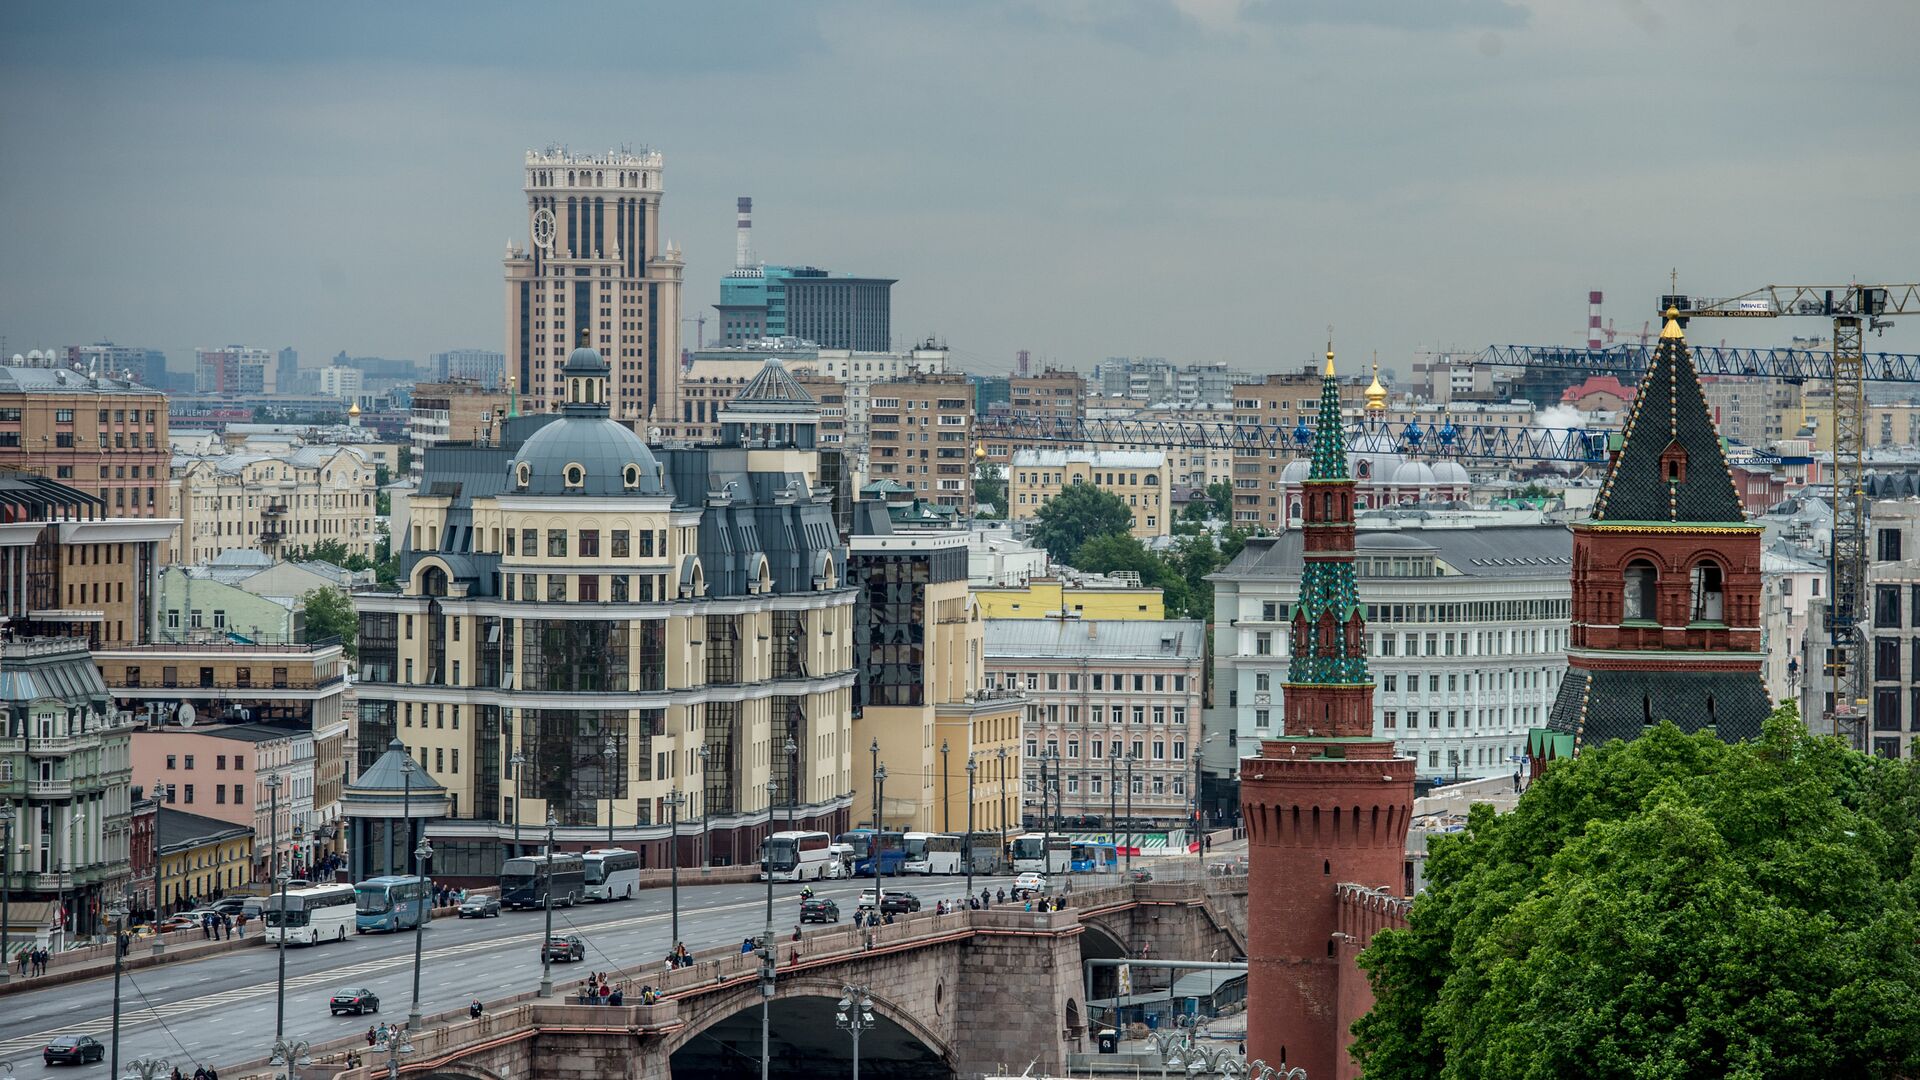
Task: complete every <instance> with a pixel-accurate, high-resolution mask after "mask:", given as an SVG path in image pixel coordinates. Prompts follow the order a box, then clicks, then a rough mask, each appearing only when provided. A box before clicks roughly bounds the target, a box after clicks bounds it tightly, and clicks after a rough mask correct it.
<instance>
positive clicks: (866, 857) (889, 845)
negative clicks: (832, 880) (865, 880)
mask: <svg viewBox="0 0 1920 1080" xmlns="http://www.w3.org/2000/svg"><path fill="white" fill-rule="evenodd" d="M876 836H877V837H878V839H877V840H876ZM835 842H836V843H841V844H845V845H847V846H848V847H850V848H852V849H853V876H854V877H872V876H873V867H874V850H875V849H876V848H877V849H878V850H879V860H880V873H881V874H882V875H883V876H884V875H890V874H898V873H900V870H901V867H903V866H905V865H906V861H907V838H906V834H905V833H901V832H897V831H895V830H892V829H888V830H887V831H885V832H882V833H875V832H874V831H873V830H872V829H854V830H852V831H851V832H843V833H841V834H840V836H839V839H838V840H836V841H835Z"/></svg>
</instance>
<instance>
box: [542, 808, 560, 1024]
mask: <svg viewBox="0 0 1920 1080" xmlns="http://www.w3.org/2000/svg"><path fill="white" fill-rule="evenodd" d="M559 826H560V823H559V822H558V821H555V820H554V817H553V811H552V810H551V809H549V810H548V811H547V887H546V888H545V889H542V890H541V896H542V898H543V899H544V901H545V906H546V909H547V936H546V937H543V938H541V939H540V996H541V997H543V998H546V997H552V996H553V955H552V954H553V950H552V948H551V944H552V941H553V830H554V829H556V828H559Z"/></svg>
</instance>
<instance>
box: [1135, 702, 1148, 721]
mask: <svg viewBox="0 0 1920 1080" xmlns="http://www.w3.org/2000/svg"><path fill="white" fill-rule="evenodd" d="M1133 722H1134V723H1136V724H1144V723H1146V722H1147V709H1146V706H1144V705H1135V706H1134V707H1133Z"/></svg>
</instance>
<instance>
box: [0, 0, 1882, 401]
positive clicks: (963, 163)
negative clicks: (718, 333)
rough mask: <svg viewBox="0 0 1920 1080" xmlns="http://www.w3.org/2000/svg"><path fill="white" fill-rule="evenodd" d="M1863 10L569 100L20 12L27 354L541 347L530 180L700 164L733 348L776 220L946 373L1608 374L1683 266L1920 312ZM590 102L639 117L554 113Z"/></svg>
mask: <svg viewBox="0 0 1920 1080" xmlns="http://www.w3.org/2000/svg"><path fill="white" fill-rule="evenodd" d="M1843 7H1844V8H1845V11H1844V12H1834V13H1829V14H1828V15H1827V18H1828V19H1830V20H1832V21H1834V22H1836V23H1850V24H1853V25H1873V26H1875V27H1877V30H1876V32H1875V33H1873V34H1870V35H1866V36H1865V37H1864V38H1863V39H1862V40H1860V41H1858V42H1849V43H1848V44H1847V45H1845V46H1844V47H1843V46H1841V45H1839V44H1838V41H1837V39H1834V38H1833V37H1832V36H1830V35H1818V34H1807V33H1805V32H1804V31H1803V30H1802V29H1801V27H1802V26H1803V25H1804V12H1803V11H1798V10H1797V9H1793V8H1789V7H1788V6H1787V5H1785V4H1751V5H1746V6H1745V7H1743V9H1742V12H1741V14H1740V15H1739V16H1738V17H1737V18H1733V19H1731V20H1729V19H1727V18H1724V17H1721V16H1719V15H1715V14H1713V13H1708V12H1695V11H1686V10H1664V9H1659V8H1656V7H1655V6H1653V5H1649V4H1646V3H1640V2H1637V0H1636V2H1629V3H1623V4H1620V5H1611V6H1606V7H1604V8H1603V7H1599V6H1580V7H1579V8H1578V9H1575V10H1560V9H1554V8H1548V7H1546V6H1544V5H1543V6H1532V7H1530V6H1528V5H1524V4H1508V3H1501V2H1498V0H1463V2H1459V3H1450V4H1414V3H1394V4H1385V5H1374V6H1371V7H1369V8H1368V9H1367V10H1366V13H1365V14H1350V13H1348V12H1347V11H1346V9H1345V7H1344V6H1342V5H1332V4H1317V3H1316V4H1305V5H1299V4H1292V5H1281V4H1265V3H1251V2H1246V3H1228V2H1214V3H1208V2H1202V0H1185V2H1180V3H1173V2H1169V3H1150V2H1144V0H1143V2H1140V3H1132V4H1124V5H1104V4H1102V5H1094V4H1044V5H1043V4H1026V3H1011V2H1010V3H988V2H982V3H973V4H962V5H957V6H951V7H948V8H943V9H941V10H920V9H897V8H891V7H884V6H882V7H876V6H871V5H862V4H837V5H820V6H814V7H808V8H803V9H793V8H785V7H776V6H765V7H755V8H751V9H746V10H741V9H729V10H710V9H707V8H705V7H701V6H687V7H673V8H666V9H645V10H636V9H630V8H627V7H624V6H598V7H595V6H588V7H585V8H582V9H581V10H580V19H579V23H580V25H583V26H600V27H601V28H602V30H604V31H618V32H596V33H592V34H584V35H581V36H580V38H579V40H578V41H573V42H571V43H569V44H567V45H566V46H565V47H564V48H562V47H560V46H556V47H555V49H554V55H555V57H556V59H555V60H554V61H552V64H551V71H548V70H545V68H546V67H547V66H548V65H547V64H546V62H543V61H541V60H540V59H539V57H538V56H537V55H535V54H532V53H530V52H529V49H530V48H537V47H538V46H537V43H535V44H533V45H529V40H530V39H529V38H528V37H527V36H526V29H527V28H526V24H525V15H524V12H523V11H522V10H520V9H515V8H509V7H506V6H503V5H483V6H478V7H474V6H463V7H461V8H459V9H457V14H458V17H457V18H449V17H448V15H449V14H450V13H453V12H454V11H455V9H452V8H449V7H446V6H444V5H431V4H426V5H417V6H411V7H409V8H406V9H404V10H400V11H384V10H381V9H378V8H375V7H372V6H368V7H366V8H365V9H364V10H358V11H353V12H352V13H351V14H350V15H349V16H348V17H344V18H342V17H339V16H337V15H336V16H335V17H334V18H332V19H329V18H327V17H324V16H321V15H319V14H315V13H311V12H288V11H285V10H280V11H271V10H256V9H252V8H248V7H245V6H243V5H220V4H210V5H200V6H198V7H196V8H194V9H192V10H190V11H183V12H167V13H158V12H146V11H141V10H139V9H135V8H120V7H114V6H101V7H87V6H81V7H79V8H68V7H61V8H54V9H26V10H15V11H11V12H9V13H8V15H7V16H6V19H7V26H8V30H9V32H8V33H7V34H5V35H0V58H4V60H5V66H4V68H3V69H0V87H4V89H5V91H6V92H5V94H4V103H0V138H4V139H5V144H6V145H8V147H9V148H10V149H13V150H14V151H15V152H16V154H18V155H22V156H21V157H19V158H17V160H22V161H24V162H27V164H25V165H24V166H23V167H21V168H18V169H16V170H14V171H12V172H11V173H10V175H9V178H8V180H7V181H6V182H5V183H4V184H0V223H4V224H5V226H6V228H7V235H8V236H9V238H10V240H11V241H12V245H11V246H12V248H13V253H14V257H13V258H11V259H9V260H8V261H7V264H6V267H5V269H4V270H0V275H4V276H3V277H0V282H3V283H4V284H3V285H0V335H4V337H5V349H6V351H7V352H8V353H12V352H25V351H26V350H27V349H29V348H38V347H54V348H60V347H64V346H66V345H69V344H76V343H81V342H91V341H97V340H114V341H118V342H121V343H123V344H139V345H151V346H154V347H158V348H162V349H164V350H166V351H167V353H168V354H169V356H170V357H171V358H172V363H171V366H172V368H173V370H176V371H178V370H182V369H183V367H184V366H185V364H186V363H188V362H189V358H190V357H191V351H192V349H193V348H194V347H196V346H205V347H213V346H218V345H223V344H229V343H245V344H251V345H256V346H259V347H262V348H278V347H280V346H282V345H287V344H292V345H293V346H294V347H295V348H297V349H298V350H299V351H300V353H301V354H302V355H303V356H305V357H310V358H317V357H324V356H330V355H333V354H334V353H335V352H337V351H340V350H345V351H346V352H348V353H349V354H350V355H384V356H396V357H405V358H410V359H413V360H416V361H418V362H423V363H424V362H425V361H426V360H427V358H428V357H429V356H430V354H431V353H433V352H436V351H440V350H444V349H448V348H456V347H481V348H490V349H501V348H502V347H503V345H504V342H503V341H502V340H501V339H502V337H503V332H502V318H501V310H502V300H503V296H502V292H501V282H500V262H499V259H500V257H501V254H502V252H503V248H504V242H506V241H512V242H514V243H519V244H525V243H526V242H527V237H526V236H525V235H523V234H524V195H523V193H522V192H521V190H520V181H519V172H520V167H521V161H522V155H523V154H524V152H525V151H526V150H527V149H530V148H537V147H543V146H545V145H548V144H549V143H562V144H566V145H568V146H570V147H572V148H573V149H574V150H576V151H579V152H587V153H597V152H603V151H604V150H606V149H608V148H610V147H619V146H621V145H631V146H635V147H638V146H640V145H647V146H650V147H652V148H654V149H658V150H660V151H661V152H662V153H663V154H665V156H666V162H667V164H666V170H665V194H664V200H663V209H662V220H663V223H664V224H663V239H670V240H672V241H673V242H674V243H675V244H677V245H678V246H679V247H680V248H681V249H682V250H683V251H684V252H685V258H686V262H687V271H686V281H687V292H686V294H685V296H684V298H683V305H682V307H683V311H682V314H683V315H684V316H687V317H689V318H691V317H695V316H698V315H701V314H705V315H707V316H708V317H709V320H710V322H709V326H708V330H709V333H708V337H709V338H710V339H711V338H712V337H713V336H714V334H713V333H712V331H713V329H714V327H713V324H712V322H711V319H712V316H713V311H712V306H711V305H712V304H713V302H714V301H715V300H717V299H718V292H719V279H720V278H721V276H722V275H723V274H724V273H725V272H726V270H727V269H728V268H729V267H730V266H731V264H732V255H733V252H732V243H733V212H732V211H733V200H734V199H735V198H736V197H738V196H741V195H751V196H752V197H753V198H754V199H755V201H756V214H755V233H756V235H755V246H756V257H757V258H759V259H761V260H764V261H767V262H781V263H790V264H794V263H811V264H813V265H819V266H828V267H832V268H834V269H835V270H836V271H839V272H846V273H857V274H868V275H879V276H887V277H895V278H898V279H899V281H900V284H899V285H898V286H896V287H895V290H894V296H895V318H894V335H895V337H896V339H897V340H898V342H899V343H902V344H904V343H906V342H909V341H911V340H914V339H916V338H918V337H923V336H926V335H929V334H931V335H935V336H939V337H941V338H944V339H946V340H947V341H949V342H950V343H951V344H952V345H953V346H954V349H955V362H956V364H957V365H958V366H961V367H964V368H967V369H970V370H977V371H987V372H995V371H1005V370H1007V369H1008V368H1009V367H1011V365H1012V363H1013V356H1014V352H1015V350H1017V349H1021V348H1026V349H1030V350H1032V353H1033V356H1034V358H1035V360H1036V361H1039V362H1049V361H1050V362H1054V363H1057V364H1061V365H1071V366H1075V367H1078V368H1080V369H1082V370H1086V369H1088V368H1089V367H1090V366H1091V365H1092V364H1093V363H1094V362H1096V361H1098V360H1100V359H1102V358H1104V357H1106V356H1109V355H1165V356H1168V357H1171V358H1175V359H1178V360H1180V361H1182V362H1186V361H1210V360H1225V361H1228V362H1230V363H1233V364H1234V365H1236V366H1239V367H1244V368H1246V369H1248V370H1250V371H1253V372H1256V373H1258V372H1265V371H1273V370H1280V369H1287V368H1294V367H1298V366H1300V365H1301V364H1304V363H1307V362H1310V361H1311V360H1312V358H1313V357H1314V355H1316V352H1317V350H1318V349H1319V348H1320V347H1321V345H1320V342H1321V341H1322V340H1323V339H1324V336H1325V327H1326V325H1327V324H1328V323H1333V324H1334V325H1335V327H1336V333H1337V335H1338V336H1339V337H1340V338H1341V351H1342V353H1343V355H1344V356H1346V357H1350V358H1353V359H1352V360H1351V362H1350V363H1351V364H1352V365H1354V366H1351V367H1348V366H1345V365H1343V371H1348V372H1349V373H1351V372H1353V371H1357V370H1358V367H1357V364H1358V363H1359V359H1360V358H1361V357H1363V356H1365V355H1367V354H1368V353H1370V352H1372V351H1373V350H1375V349H1377V350H1378V351H1379V352H1380V354H1381V357H1382V361H1383V363H1384V364H1386V365H1387V366H1390V367H1394V366H1404V363H1405V358H1406V357H1407V356H1408V355H1409V354H1410V353H1411V352H1412V351H1413V350H1414V349H1417V348H1422V347H1462V348H1470V349H1471V348H1479V347H1482V346H1484V345H1487V344H1491V343H1493V342H1496V341H1516V342H1540V343H1554V344H1559V343H1565V344H1577V343H1579V342H1580V340H1581V339H1582V336H1583V331H1584V325H1585V318H1586V303H1585V301H1586V292H1587V291H1588V290H1589V289H1601V290H1603V291H1604V292H1605V293H1606V294H1607V298H1608V302H1607V307H1606V313H1607V315H1608V316H1609V317H1611V318H1612V319H1613V320H1614V322H1615V324H1616V326H1617V327H1619V328H1620V329H1622V330H1632V331H1635V332H1637V331H1638V330H1639V328H1640V324H1641V323H1643V322H1646V321H1648V320H1649V319H1651V318H1652V311H1651V308H1652V301H1653V299H1654V297H1655V296H1657V295H1658V294H1659V293H1660V292H1664V291H1665V290H1666V287H1667V282H1668V272H1669V269H1670V267H1672V266H1673V265H1674V264H1675V263H1676V262H1677V263H1678V264H1679V265H1678V267H1677V269H1678V271H1679V286H1680V288H1681V289H1682V291H1689V292H1694V293H1698V294H1708V295H1725V294H1730V293H1734V292H1739V291H1743V290H1745V289H1749V288H1753V287H1756V286H1759V285H1762V284H1767V283H1771V282H1782V281H1785V282H1800V281H1807V282H1829V281H1831V282H1844V281H1848V280H1853V279H1856V278H1857V279H1859V280H1869V279H1876V278H1877V279H1882V280H1886V279H1895V280H1897V279H1902V278H1904V277H1908V276H1911V271H1910V270H1909V269H1907V268H1906V267H1905V266H1904V265H1903V263H1902V262H1900V259H1901V256H1902V254H1903V252H1902V250H1901V246H1902V245H1901V243H1900V239H1899V238H1900V237H1903V236H1908V235H1912V234H1913V233H1914V232H1915V231H1916V229H1915V226H1916V225H1920V222H1917V221H1916V220H1915V218H1916V216H1917V212H1916V211H1915V210H1914V209H1913V207H1912V206H1911V205H1909V203H1908V201H1907V200H1904V199H1902V198H1901V195H1902V194H1904V191H1903V185H1902V183H1901V180H1900V178H1901V177H1904V176H1907V175H1911V173H1912V171H1913V166H1914V165H1915V164H1916V160H1915V159H1916V157H1920V151H1916V150H1915V148H1914V147H1915V145H1916V144H1915V141H1914V140H1912V139H1911V138H1905V139H1903V138H1900V137H1899V136H1900V134H1901V132H1902V130H1905V129H1906V128H1908V127H1910V125H1909V124H1908V123H1907V122H1906V121H1904V120H1903V119H1902V117H1905V116H1909V115H1911V109H1909V108H1905V107H1903V106H1910V105H1912V104H1914V103H1915V102H1914V99H1915V98H1916V97H1920V89H1916V87H1915V85H1914V84H1913V83H1912V81H1911V80H1905V81H1898V82H1889V81H1888V80H1887V79H1885V78H1884V77H1883V76H1881V75H1879V74H1877V73H1878V72H1884V71H1897V70H1899V69H1900V67H1899V64H1900V60H1899V57H1898V55H1897V53H1895V52H1894V50H1895V49H1897V48H1898V47H1899V46H1898V43H1899V42H1900V41H1902V40H1904V39H1905V38H1906V37H1907V36H1909V33H1910V32H1911V31H1912V30H1915V29H1920V13H1917V12H1915V11H1913V10H1911V9H1907V8H1904V7H1900V6H1896V5H1888V4H1870V3H1856V4H1848V5H1843ZM332 10H333V11H337V10H338V9H332ZM1903 27H1904V28H1905V29H1906V30H1907V31H1908V33H1902V32H1901V31H1902V28H1903ZM1829 42H1832V43H1831V44H1829ZM561 57H564V58H565V59H564V60H561V59H559V58H561ZM566 65H572V66H573V67H575V68H577V69H578V71H576V72H568V71H566V70H565V66H566ZM581 72H584V73H586V75H587V77H588V81H590V82H591V84H592V86H593V87H594V92H595V94H596V95H598V96H600V98H601V101H602V104H599V105H592V104H589V105H588V106H587V107H585V108H582V107H580V104H581V103H579V102H572V101H566V100H565V95H560V96H558V97H556V95H555V94H554V93H553V92H552V91H553V89H554V87H555V85H556V82H564V81H567V80H573V79H579V78H580V77H581V75H580V73H581ZM239 87H244V88H245V92H238V93H237V92H235V90H236V88H239ZM779 100H791V101H816V102H826V103H830V105H828V106H823V107H820V108H817V109H815V110H813V111H814V115H812V116H802V115H799V114H796V113H795V112H794V111H793V110H789V109H773V108H768V107H767V105H768V103H769V102H772V101H779ZM1668 117H1672V119H1668ZM35 148H37V150H36V149H35ZM35 153H38V154H41V155H45V156H44V157H41V158H35V157H34V156H32V155H33V154H35ZM35 160H40V161H43V162H46V163H47V164H46V165H45V167H37V166H35V165H33V164H32V162H33V161H35ZM129 162H133V163H134V164H133V165H132V166H131V167H129ZM89 163H92V164H89ZM1815 175H1818V176H1822V177H1825V178H1828V182H1826V183H1817V182H1812V181H1811V177H1812V176H1815ZM72 207H86V208H87V209H86V211H85V212H84V213H83V212H79V211H77V210H74V209H70V208H72ZM1143 299H1145V300H1146V301H1147V302H1142V301H1143ZM1062 313H1071V315H1070V316H1068V317H1063V316H1062ZM684 329H685V339H686V340H688V341H691V340H692V339H693V338H694V336H695V328H694V327H693V326H692V325H690V324H689V325H686V326H685V327H684ZM1715 329H1716V333H1715V336H1716V337H1718V336H1719V335H1720V334H1721V333H1724V334H1725V335H1726V337H1727V338H1728V340H1730V341H1731V342H1733V343H1735V344H1770V343H1783V342H1784V341H1785V340H1786V339H1787V338H1788V337H1790V336H1792V335H1794V334H1804V333H1809V332H1812V329H1813V328H1812V327H1810V326H1800V325H1796V324H1775V323H1770V324H1766V325H1763V326H1759V327H1750V326H1731V327H1728V328H1726V329H1725V330H1724V331H1722V330H1721V329H1720V328H1719V327H1716V328H1715ZM1869 347H1870V348H1881V349H1888V350H1902V349H1904V350H1906V351H1920V335H1917V334H1916V331H1914V330H1911V329H1907V328H1896V329H1895V330H1893V331H1891V332H1890V333H1889V334H1887V335H1886V337H1884V338H1882V339H1877V340H1875V341H1873V342H1870V344H1869ZM310 362H311V361H310Z"/></svg>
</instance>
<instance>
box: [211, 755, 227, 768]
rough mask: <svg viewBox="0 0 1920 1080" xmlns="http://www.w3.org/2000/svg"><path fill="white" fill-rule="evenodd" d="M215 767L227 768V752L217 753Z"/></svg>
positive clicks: (214, 761)
mask: <svg viewBox="0 0 1920 1080" xmlns="http://www.w3.org/2000/svg"><path fill="white" fill-rule="evenodd" d="M213 767H214V768H216V769H224V768H226V767H227V755H225V754H218V755H216V756H215V757H214V759H213Z"/></svg>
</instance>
